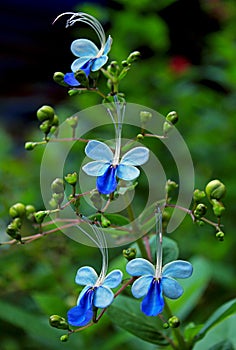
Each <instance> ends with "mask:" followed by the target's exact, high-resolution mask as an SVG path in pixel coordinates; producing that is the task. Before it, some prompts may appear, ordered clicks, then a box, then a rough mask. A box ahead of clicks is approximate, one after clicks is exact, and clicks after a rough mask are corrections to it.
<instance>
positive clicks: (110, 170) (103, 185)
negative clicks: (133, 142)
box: [82, 140, 149, 194]
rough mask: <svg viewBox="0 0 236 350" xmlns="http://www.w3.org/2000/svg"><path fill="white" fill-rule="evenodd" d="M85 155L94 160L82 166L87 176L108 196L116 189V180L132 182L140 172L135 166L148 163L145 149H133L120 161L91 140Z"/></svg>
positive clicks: (147, 152)
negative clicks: (94, 180)
mask: <svg viewBox="0 0 236 350" xmlns="http://www.w3.org/2000/svg"><path fill="white" fill-rule="evenodd" d="M85 153H86V155H87V156H88V157H89V158H91V159H94V161H93V162H89V163H87V164H86V165H84V166H83V168H82V169H83V170H84V172H85V173H86V174H87V175H90V176H96V177H97V189H98V191H99V192H100V193H102V194H109V193H112V192H114V191H115V189H116V187H117V178H119V179H122V180H126V181H132V180H134V179H136V178H137V177H138V176H139V174H140V171H139V169H137V168H136V166H139V165H143V164H144V163H146V162H147V161H148V158H149V150H148V149H147V148H146V147H135V148H133V149H131V150H130V151H128V152H127V153H125V154H124V155H123V157H122V158H121V160H120V161H119V159H117V157H116V152H115V155H114V154H113V152H112V150H111V149H110V148H109V147H108V146H107V145H106V144H105V143H103V142H100V141H96V140H91V141H89V142H88V144H87V146H86V148H85Z"/></svg>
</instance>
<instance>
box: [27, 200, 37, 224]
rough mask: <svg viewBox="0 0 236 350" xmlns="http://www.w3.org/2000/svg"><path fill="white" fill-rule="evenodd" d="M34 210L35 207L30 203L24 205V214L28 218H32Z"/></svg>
mask: <svg viewBox="0 0 236 350" xmlns="http://www.w3.org/2000/svg"><path fill="white" fill-rule="evenodd" d="M35 212H36V210H35V207H34V206H33V205H31V204H28V205H26V207H25V216H26V217H27V219H28V220H32V219H33V217H34V213H35Z"/></svg>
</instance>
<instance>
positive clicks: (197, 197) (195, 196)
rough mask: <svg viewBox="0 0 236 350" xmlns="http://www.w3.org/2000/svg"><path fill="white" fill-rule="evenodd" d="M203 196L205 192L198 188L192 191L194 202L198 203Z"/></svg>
mask: <svg viewBox="0 0 236 350" xmlns="http://www.w3.org/2000/svg"><path fill="white" fill-rule="evenodd" d="M205 197H206V194H205V192H204V191H200V190H198V189H196V190H195V191H194V192H193V200H194V202H196V203H200V202H201V201H202V200H203V199H204V198H205Z"/></svg>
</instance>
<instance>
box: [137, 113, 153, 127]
mask: <svg viewBox="0 0 236 350" xmlns="http://www.w3.org/2000/svg"><path fill="white" fill-rule="evenodd" d="M139 115H140V121H141V123H142V124H145V123H147V122H148V121H149V120H150V119H151V118H152V113H151V112H148V111H141V112H140V114H139Z"/></svg>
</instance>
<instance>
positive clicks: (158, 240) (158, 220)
mask: <svg viewBox="0 0 236 350" xmlns="http://www.w3.org/2000/svg"><path fill="white" fill-rule="evenodd" d="M155 216H156V245H157V248H156V252H157V258H156V271H155V278H157V279H158V278H160V277H161V269H162V212H161V209H160V207H159V206H158V207H157V209H156V213H155Z"/></svg>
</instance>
